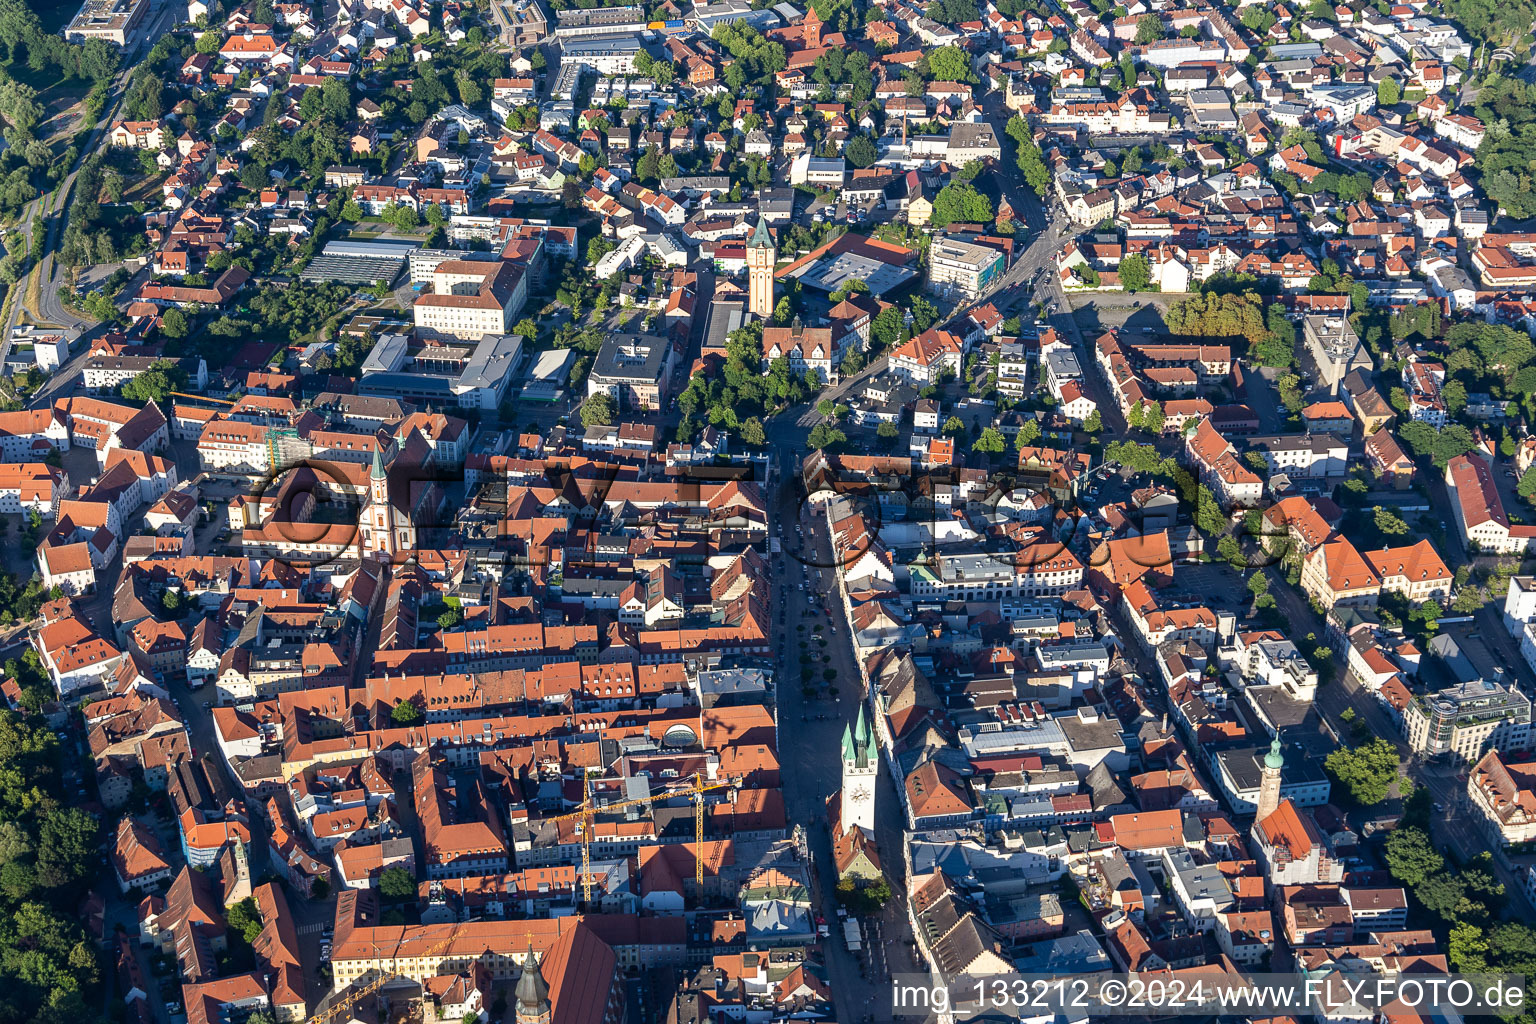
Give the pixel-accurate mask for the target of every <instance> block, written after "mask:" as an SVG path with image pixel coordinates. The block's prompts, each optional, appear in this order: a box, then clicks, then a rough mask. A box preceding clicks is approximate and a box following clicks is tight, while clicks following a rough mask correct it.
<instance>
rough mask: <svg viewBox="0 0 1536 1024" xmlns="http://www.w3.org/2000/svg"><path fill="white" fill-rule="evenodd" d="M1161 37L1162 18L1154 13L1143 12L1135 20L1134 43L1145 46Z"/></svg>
mask: <svg viewBox="0 0 1536 1024" xmlns="http://www.w3.org/2000/svg"><path fill="white" fill-rule="evenodd" d="M1161 38H1163V19H1162V18H1159V17H1158V16H1157V15H1155V14H1143V15H1142V16H1141V20H1139V21H1137V22H1136V45H1138V46H1145V45H1146V44H1148V43H1155V42H1157V41H1158V40H1159V39H1161Z"/></svg>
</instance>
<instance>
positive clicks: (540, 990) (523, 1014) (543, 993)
mask: <svg viewBox="0 0 1536 1024" xmlns="http://www.w3.org/2000/svg"><path fill="white" fill-rule="evenodd" d="M549 1018H550V1006H549V982H547V981H545V980H544V974H543V972H541V971H540V970H539V958H538V957H536V956H534V955H533V945H532V944H531V943H530V944H529V946H528V955H527V956H526V957H524V958H523V973H522V974H521V975H520V976H519V977H518V979H517V1013H516V1017H515V1020H516V1021H517V1024H549Z"/></svg>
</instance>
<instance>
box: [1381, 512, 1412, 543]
mask: <svg viewBox="0 0 1536 1024" xmlns="http://www.w3.org/2000/svg"><path fill="white" fill-rule="evenodd" d="M1375 521H1376V529H1378V530H1380V531H1381V532H1382V533H1384V534H1386V535H1387V536H1388V537H1401V536H1402V535H1403V534H1405V533H1407V532H1408V524H1407V523H1405V522H1403V520H1402V517H1401V516H1399V515H1398V514H1397V513H1396V512H1393V511H1392V510H1391V509H1387V508H1382V507H1381V506H1380V505H1377V506H1376V509H1375Z"/></svg>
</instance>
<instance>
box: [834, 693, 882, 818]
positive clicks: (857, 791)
mask: <svg viewBox="0 0 1536 1024" xmlns="http://www.w3.org/2000/svg"><path fill="white" fill-rule="evenodd" d="M879 773H880V755H879V751H878V750H877V749H876V745H875V737H874V732H873V730H871V729H870V728H869V726H868V725H867V724H866V723H865V721H864V706H863V705H862V704H860V705H859V717H858V720H857V721H856V722H855V723H854V725H853V728H852V730H850V729H849V728H848V727H847V726H844V727H843V790H842V807H841V814H840V815H839V818H838V821H839V823H840V824H841V825H842V827H843V830H844V831H845V832H846V831H848V830H850V829H852V828H853V827H854V826H858V827H859V828H861V829H863V830H864V832H865V833H866V834H867V835H871V836H872V835H874V832H875V782H876V780H877V779H878V778H879Z"/></svg>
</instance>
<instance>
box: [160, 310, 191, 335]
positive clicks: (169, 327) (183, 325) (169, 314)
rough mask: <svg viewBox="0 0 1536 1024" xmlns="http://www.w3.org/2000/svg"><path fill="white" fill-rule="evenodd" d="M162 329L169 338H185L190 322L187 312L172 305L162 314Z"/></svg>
mask: <svg viewBox="0 0 1536 1024" xmlns="http://www.w3.org/2000/svg"><path fill="white" fill-rule="evenodd" d="M160 330H161V331H163V332H165V336H166V337H167V338H185V337H186V336H187V330H188V324H187V314H185V313H183V312H182V311H181V310H179V309H176V308H175V307H172V308H171V309H168V310H166V311H165V312H164V313H162V314H160Z"/></svg>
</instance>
